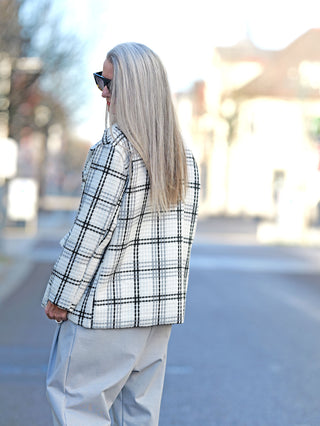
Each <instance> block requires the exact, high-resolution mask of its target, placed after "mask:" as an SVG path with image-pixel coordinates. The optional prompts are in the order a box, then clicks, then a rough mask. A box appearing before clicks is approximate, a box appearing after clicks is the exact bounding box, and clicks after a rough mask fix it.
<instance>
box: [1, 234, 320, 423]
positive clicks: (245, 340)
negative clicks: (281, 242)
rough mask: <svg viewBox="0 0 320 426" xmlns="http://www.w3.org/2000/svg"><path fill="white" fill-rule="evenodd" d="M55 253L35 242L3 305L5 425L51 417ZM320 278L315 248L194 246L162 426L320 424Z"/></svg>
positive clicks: (319, 258)
mask: <svg viewBox="0 0 320 426" xmlns="http://www.w3.org/2000/svg"><path fill="white" fill-rule="evenodd" d="M56 255H57V245H56V243H55V242H54V243H53V242H50V241H46V242H45V241H40V242H37V244H36V245H35V247H34V248H33V250H31V251H29V254H28V256H29V260H30V261H32V262H33V266H32V268H31V269H30V270H29V273H28V275H27V276H25V277H24V279H23V280H22V283H21V286H20V287H19V288H18V289H16V291H15V293H14V294H12V295H11V296H10V297H9V298H8V299H6V300H5V301H4V302H3V303H2V304H0V425H1V426H2V425H3V426H29V425H30V426H37V425H39V426H45V425H50V424H51V415H50V412H49V408H48V406H47V403H46V398H45V386H44V382H45V371H46V364H47V360H48V356H49V351H50V345H51V339H52V336H53V332H54V329H55V326H56V325H55V323H53V322H50V321H49V320H47V319H46V317H45V316H44V313H43V311H42V309H41V307H40V300H41V296H42V293H43V290H44V286H45V284H46V281H47V278H48V275H49V273H50V269H51V265H52V262H53V259H54V258H55V256H56ZM319 278H320V250H319V249H316V248H297V247H296V248H294V247H262V246H255V245H239V244H238V245H237V246H232V245H223V244H216V245H213V244H197V245H195V246H194V249H193V255H192V265H191V273H190V283H189V293H188V302H187V316H186V322H185V324H184V325H182V326H174V328H173V332H172V336H171V340H170V344H169V353H168V363H167V374H166V381H165V388H164V395H163V402H162V411H161V417H160V426H171V425H178V426H189V425H190V426H191V425H192V426H209V425H210V426H215V425H217V426H307V425H308V426H320V280H319ZM79 426H82V425H79ZM137 426H139V425H137Z"/></svg>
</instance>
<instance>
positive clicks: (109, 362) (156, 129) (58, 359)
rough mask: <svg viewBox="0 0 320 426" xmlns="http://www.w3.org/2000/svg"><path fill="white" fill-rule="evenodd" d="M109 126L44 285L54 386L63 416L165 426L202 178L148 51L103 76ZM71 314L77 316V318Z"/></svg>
mask: <svg viewBox="0 0 320 426" xmlns="http://www.w3.org/2000/svg"><path fill="white" fill-rule="evenodd" d="M94 78H95V81H96V83H97V85H98V87H99V88H100V90H102V96H103V97H104V98H105V99H106V101H107V111H108V112H109V114H107V115H109V122H110V127H109V129H108V130H106V131H105V133H104V135H103V138H102V140H101V141H100V142H98V143H97V144H96V145H94V146H93V147H92V148H91V149H90V151H89V154H88V158H87V160H86V163H85V166H84V170H83V191H82V197H81V202H80V207H79V210H78V213H77V216H76V219H75V221H74V224H73V226H72V227H71V229H70V231H69V232H68V234H67V235H66V236H65V237H64V238H63V240H62V241H61V243H60V244H61V245H62V252H61V254H60V257H59V259H58V260H57V262H56V264H55V266H54V268H53V271H52V274H51V276H50V279H49V283H48V285H47V289H46V291H45V295H44V298H43V302H42V304H43V306H44V307H45V312H46V314H47V316H48V317H49V318H50V319H54V320H56V321H57V322H58V323H59V326H58V328H57V332H56V335H55V337H54V342H53V345H52V350H51V355H50V361H49V367H48V375H47V394H48V399H49V402H50V405H51V408H52V412H53V417H54V422H55V424H59V425H75V426H79V425H86V426H88V425H94V426H98V425H109V424H111V423H110V422H111V420H110V416H109V410H110V408H112V414H113V419H114V422H115V424H118V425H139V426H142V425H148V426H150V425H157V424H158V419H159V411H160V402H161V396H162V388H163V381H164V374H165V363H166V354H167V345H168V341H169V337H170V332H171V326H172V324H179V323H182V322H183V321H184V313H185V301H186V292H187V283H188V273H189V259H190V250H191V245H192V241H193V237H194V232H195V225H196V219H197V211H198V196H199V175H198V169H197V165H196V162H195V160H194V158H193V156H192V154H191V152H190V151H189V150H188V149H186V148H185V147H184V145H183V142H182V138H181V134H180V131H179V129H178V125H177V120H176V117H175V113H174V108H173V103H172V99H171V94H170V90H169V85H168V80H167V76H166V72H165V70H164V67H163V65H162V63H161V61H160V60H159V58H158V56H157V55H156V54H155V53H154V52H153V51H152V50H150V49H149V48H148V47H146V46H144V45H141V44H137V43H124V44H120V45H118V46H116V47H115V48H113V49H112V50H111V51H110V52H109V53H108V55H107V58H106V60H105V62H104V64H103V71H102V72H100V73H95V74H94ZM67 320H68V321H67Z"/></svg>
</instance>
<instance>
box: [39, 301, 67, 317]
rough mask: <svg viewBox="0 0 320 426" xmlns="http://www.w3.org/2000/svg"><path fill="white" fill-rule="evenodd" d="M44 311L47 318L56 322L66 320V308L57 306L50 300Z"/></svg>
mask: <svg viewBox="0 0 320 426" xmlns="http://www.w3.org/2000/svg"><path fill="white" fill-rule="evenodd" d="M44 311H45V313H46V315H47V317H48V318H49V319H52V320H56V321H57V322H62V321H66V320H67V316H68V311H67V310H66V309H61V308H59V306H57V305H54V304H53V303H51V302H50V300H49V301H48V303H47V306H46V308H45V310H44Z"/></svg>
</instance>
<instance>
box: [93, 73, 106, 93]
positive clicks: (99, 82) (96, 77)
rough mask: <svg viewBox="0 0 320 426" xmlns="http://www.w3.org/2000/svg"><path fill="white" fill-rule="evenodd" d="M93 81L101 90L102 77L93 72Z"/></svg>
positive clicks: (102, 86)
mask: <svg viewBox="0 0 320 426" xmlns="http://www.w3.org/2000/svg"><path fill="white" fill-rule="evenodd" d="M94 81H95V82H96V85H97V86H98V88H99V89H100V90H101V91H102V90H103V88H104V84H103V79H102V78H101V77H99V76H98V75H96V74H95V75H94Z"/></svg>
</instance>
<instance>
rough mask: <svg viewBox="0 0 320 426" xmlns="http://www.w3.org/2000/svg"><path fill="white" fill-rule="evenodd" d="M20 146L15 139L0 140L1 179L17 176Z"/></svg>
mask: <svg viewBox="0 0 320 426" xmlns="http://www.w3.org/2000/svg"><path fill="white" fill-rule="evenodd" d="M17 163H18V145H17V142H16V141H14V140H13V139H8V138H0V178H12V177H14V176H15V175H16V174H17Z"/></svg>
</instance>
